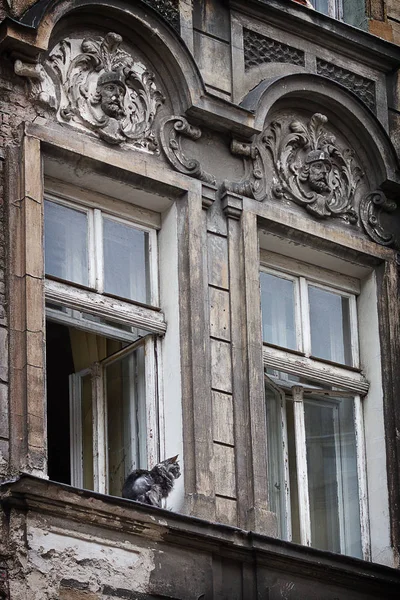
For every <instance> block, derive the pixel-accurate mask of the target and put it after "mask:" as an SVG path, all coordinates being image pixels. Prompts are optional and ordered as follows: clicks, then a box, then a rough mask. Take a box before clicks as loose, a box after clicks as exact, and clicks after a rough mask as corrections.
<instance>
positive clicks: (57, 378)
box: [44, 193, 166, 496]
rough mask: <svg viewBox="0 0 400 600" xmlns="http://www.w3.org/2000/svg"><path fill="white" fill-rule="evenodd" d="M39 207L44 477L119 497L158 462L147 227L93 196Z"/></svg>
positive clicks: (154, 291)
mask: <svg viewBox="0 0 400 600" xmlns="http://www.w3.org/2000/svg"><path fill="white" fill-rule="evenodd" d="M44 204H45V206H44V217H45V218H44V223H45V236H44V238H45V248H44V249H45V272H46V282H45V295H46V319H47V400H48V413H49V475H50V478H52V479H56V480H61V481H64V482H66V483H71V484H72V485H75V486H77V487H84V488H86V489H92V490H95V491H98V492H101V493H109V494H112V495H115V496H119V495H121V490H122V485H123V482H124V480H125V478H126V476H127V475H128V473H129V472H131V471H132V470H133V469H135V468H147V467H148V465H150V464H155V462H157V460H158V457H159V395H160V385H159V373H158V369H159V363H160V346H159V344H160V342H159V336H160V335H163V334H164V333H165V331H166V323H165V320H164V316H163V313H162V312H161V311H160V308H159V291H158V267H157V260H158V259H157V255H158V252H157V227H156V222H157V219H155V218H154V219H153V217H152V214H151V211H148V214H147V213H146V211H145V210H144V209H143V208H140V209H137V208H136V207H135V206H133V205H130V204H129V205H128V204H127V205H126V207H125V209H124V212H123V216H122V215H121V212H120V211H117V210H116V209H115V208H114V207H113V204H112V203H111V202H109V203H108V202H107V200H105V199H104V198H103V199H101V200H100V195H99V201H98V203H94V202H93V200H91V201H90V202H85V201H84V200H81V201H79V202H78V201H75V200H73V199H71V198H64V197H60V196H59V195H55V194H52V193H46V194H45V203H44ZM152 221H154V223H152ZM60 363H62V365H63V367H60V366H59V365H60ZM61 382H64V386H65V384H66V387H67V391H66V392H65V390H64V392H63V391H62V390H61V387H62V383H61ZM57 404H58V406H59V408H58V409H57V408H55V406H56V405H57ZM63 407H64V408H63ZM57 410H59V411H60V418H61V413H62V410H64V416H65V411H68V413H69V436H68V438H69V439H68V440H66V439H65V434H64V432H62V431H61V427H60V426H59V425H58V422H57V414H56V413H57ZM63 435H64V443H63V442H62V436H63ZM58 443H59V444H60V446H61V449H60V453H61V454H64V456H63V458H62V459H60V456H58V454H59V452H58V451H57V450H55V449H54V448H55V447H56V446H57V445H58ZM67 446H68V448H67ZM67 450H69V452H68V454H69V456H68V457H66V456H65V455H66V454H67Z"/></svg>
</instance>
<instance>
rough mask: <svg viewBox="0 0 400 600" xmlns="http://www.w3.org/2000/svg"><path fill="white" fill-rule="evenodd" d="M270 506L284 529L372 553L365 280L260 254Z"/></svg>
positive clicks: (287, 534)
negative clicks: (360, 306)
mask: <svg viewBox="0 0 400 600" xmlns="http://www.w3.org/2000/svg"><path fill="white" fill-rule="evenodd" d="M260 287H261V309H262V327H263V342H264V344H263V361H264V369H265V396H266V414H267V431H268V478H269V498H270V505H271V510H273V511H274V512H275V513H276V514H277V517H278V527H279V535H280V537H282V538H284V539H287V540H290V541H294V542H297V543H301V544H304V545H308V546H313V547H316V548H319V549H322V550H329V551H333V552H338V553H342V554H347V555H352V556H356V557H359V558H364V559H369V557H370V539H369V524H368V506H367V482H366V463H365V445H364V431H363V406H362V403H363V398H364V397H365V396H366V394H367V392H368V389H369V382H368V381H367V380H366V378H365V377H364V375H363V373H362V372H361V370H360V352H359V341H358V340H359V334H358V316H357V298H358V295H359V294H360V290H361V286H360V281H359V280H357V279H356V278H353V277H350V276H347V275H343V274H339V273H335V272H332V271H330V270H325V269H322V268H320V267H316V266H313V265H310V264H306V263H301V262H299V261H297V260H292V259H288V258H286V257H283V256H280V255H277V254H274V253H272V252H265V251H263V253H262V266H261V273H260Z"/></svg>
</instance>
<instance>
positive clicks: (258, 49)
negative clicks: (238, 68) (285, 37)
mask: <svg viewBox="0 0 400 600" xmlns="http://www.w3.org/2000/svg"><path fill="white" fill-rule="evenodd" d="M243 50H244V66H245V70H246V71H247V70H248V69H250V68H251V67H255V66H257V65H262V64H265V63H274V62H276V63H289V64H292V65H299V66H301V67H304V64H305V58H304V52H303V51H302V50H298V49H297V48H293V47H292V46H288V45H287V44H283V43H282V42H277V41H276V40H272V39H271V38H268V37H266V36H265V35H261V34H260V33H257V32H256V31H251V30H250V29H243Z"/></svg>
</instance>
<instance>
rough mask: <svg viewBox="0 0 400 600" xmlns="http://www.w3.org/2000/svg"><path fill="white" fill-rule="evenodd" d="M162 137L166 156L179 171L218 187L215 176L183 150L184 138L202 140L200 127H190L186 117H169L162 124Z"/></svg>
mask: <svg viewBox="0 0 400 600" xmlns="http://www.w3.org/2000/svg"><path fill="white" fill-rule="evenodd" d="M160 136H161V145H162V149H163V151H164V153H165V156H166V157H167V159H168V161H169V163H170V164H171V165H172V166H173V167H174V168H175V169H176V170H177V171H179V172H180V173H184V174H185V175H189V176H190V177H195V178H197V179H200V180H201V181H204V182H205V183H209V184H210V185H216V178H215V177H214V175H212V174H211V173H208V172H207V171H205V170H204V169H203V168H202V166H201V164H200V162H199V161H198V160H196V159H195V158H190V157H188V156H186V154H185V152H184V150H183V148H182V139H181V138H182V136H184V137H186V138H188V139H191V140H193V141H197V140H198V139H200V138H201V130H200V129H199V128H198V127H194V126H193V125H190V123H189V122H188V121H187V119H185V118H184V117H178V116H172V117H167V118H165V119H164V120H163V121H162V123H161V133H160Z"/></svg>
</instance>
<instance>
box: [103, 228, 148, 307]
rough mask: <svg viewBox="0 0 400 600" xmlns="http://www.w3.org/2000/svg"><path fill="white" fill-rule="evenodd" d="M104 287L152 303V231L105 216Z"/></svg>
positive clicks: (124, 296)
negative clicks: (150, 245)
mask: <svg viewBox="0 0 400 600" xmlns="http://www.w3.org/2000/svg"><path fill="white" fill-rule="evenodd" d="M103 236H104V291H105V292H108V293H109V294H115V295H116V296H121V297H122V298H129V299H131V300H137V301H138V302H143V303H147V304H149V303H150V282H149V264H148V257H149V234H148V233H146V232H145V231H141V230H140V229H136V228H135V227H131V226H130V225H125V224H123V223H118V222H116V221H113V220H111V219H107V218H104V219H103Z"/></svg>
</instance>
